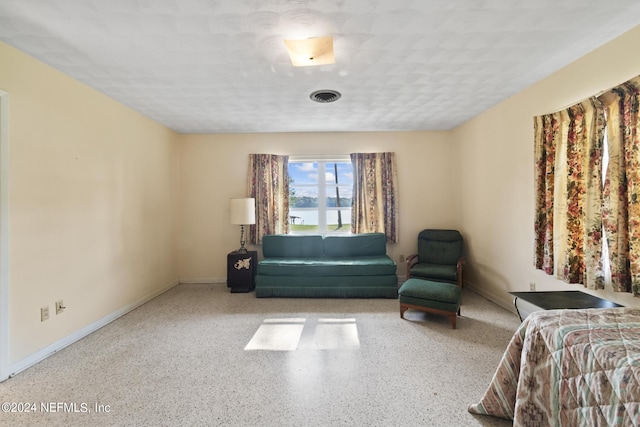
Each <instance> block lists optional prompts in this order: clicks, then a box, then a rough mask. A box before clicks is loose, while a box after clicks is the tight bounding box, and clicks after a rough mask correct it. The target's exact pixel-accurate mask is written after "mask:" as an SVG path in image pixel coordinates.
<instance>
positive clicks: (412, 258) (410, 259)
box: [406, 254, 418, 279]
mask: <svg viewBox="0 0 640 427" xmlns="http://www.w3.org/2000/svg"><path fill="white" fill-rule="evenodd" d="M406 262H407V279H409V278H411V267H413V266H414V265H416V264H417V263H418V254H411V255H409V256H407V259H406Z"/></svg>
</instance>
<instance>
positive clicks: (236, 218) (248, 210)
mask: <svg viewBox="0 0 640 427" xmlns="http://www.w3.org/2000/svg"><path fill="white" fill-rule="evenodd" d="M229 202H230V203H229V208H230V210H231V224H238V225H244V224H255V223H256V199H250V198H245V199H230V200H229Z"/></svg>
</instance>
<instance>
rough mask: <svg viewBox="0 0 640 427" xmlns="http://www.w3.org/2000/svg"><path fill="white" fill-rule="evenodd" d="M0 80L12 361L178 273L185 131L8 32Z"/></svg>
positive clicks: (172, 280)
mask: <svg viewBox="0 0 640 427" xmlns="http://www.w3.org/2000/svg"><path fill="white" fill-rule="evenodd" d="M0 89H2V90H4V91H6V92H8V94H9V126H10V129H9V149H10V156H9V157H10V160H9V174H8V177H9V192H10V194H9V225H10V228H9V257H10V258H9V267H10V269H9V284H10V288H9V295H10V297H9V298H10V299H9V307H10V312H9V322H10V324H9V326H10V330H9V340H10V354H9V363H14V362H16V361H19V360H21V359H23V358H25V357H27V356H29V355H32V354H33V353H35V352H37V351H39V350H41V349H43V348H45V347H46V346H47V345H50V344H52V343H54V342H56V341H59V340H61V339H63V338H64V337H66V336H68V335H70V334H71V333H74V332H76V331H78V330H80V329H82V328H83V327H85V326H87V325H90V324H91V323H93V322H96V321H98V320H99V319H101V318H103V317H104V316H107V315H109V314H111V313H114V312H116V311H118V310H120V309H122V308H123V307H126V306H127V305H130V304H132V303H135V302H136V301H139V300H140V299H143V298H145V297H146V296H149V295H153V294H154V293H157V292H159V291H161V290H162V289H166V288H167V287H169V286H171V285H172V284H175V283H177V280H178V268H177V256H176V247H177V243H176V230H177V220H176V218H175V215H176V214H177V210H176V209H175V206H176V204H177V198H176V196H177V179H178V176H177V158H178V155H177V151H176V150H177V148H178V145H177V143H178V135H177V134H175V133H174V132H172V131H170V130H168V129H166V128H165V127H163V126H160V125H158V124H157V123H155V122H153V121H152V120H150V119H148V118H146V117H144V116H142V115H140V114H138V113H136V112H133V111H132V110H130V109H128V108H126V107H124V106H123V105H121V104H119V103H117V102H115V101H113V100H111V99H110V98H107V97H106V96H104V95H102V94H100V93H98V92H96V91H95V90H93V89H89V88H88V87H86V86H85V85H83V84H81V83H79V82H78V81H76V80H73V79H71V78H69V77H68V76H66V75H64V74H62V73H60V72H58V71H56V70H54V69H52V68H51V67H48V66H47V65H44V64H43V63H41V62H38V61H36V60H34V59H32V58H31V57H29V56H27V55H25V54H23V53H21V52H19V51H17V50H15V49H13V48H11V47H9V46H7V45H6V44H3V43H0ZM59 299H63V300H64V302H65V305H66V307H67V309H66V311H65V312H64V313H63V314H61V315H58V316H56V315H55V309H54V305H55V301H56V300H59ZM46 305H48V306H49V309H50V312H51V318H50V319H49V320H48V321H46V322H40V307H41V306H46Z"/></svg>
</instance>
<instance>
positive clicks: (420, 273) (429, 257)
mask: <svg viewBox="0 0 640 427" xmlns="http://www.w3.org/2000/svg"><path fill="white" fill-rule="evenodd" d="M462 244H463V240H462V235H461V234H460V233H459V232H458V231H457V230H432V229H429V230H422V231H421V232H420V234H418V253H417V254H413V255H409V256H408V257H407V279H409V278H411V277H414V278H416V279H423V280H432V281H435V282H447V283H452V284H454V285H457V286H458V287H459V288H461V289H462V268H463V266H464V263H465V259H464V257H463V256H462Z"/></svg>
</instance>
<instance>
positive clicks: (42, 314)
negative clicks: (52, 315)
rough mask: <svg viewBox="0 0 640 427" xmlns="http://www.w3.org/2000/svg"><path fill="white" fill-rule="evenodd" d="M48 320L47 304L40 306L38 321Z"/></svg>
mask: <svg viewBox="0 0 640 427" xmlns="http://www.w3.org/2000/svg"><path fill="white" fill-rule="evenodd" d="M45 320H49V306H48V305H47V306H44V307H40V321H41V322H44V321H45Z"/></svg>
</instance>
